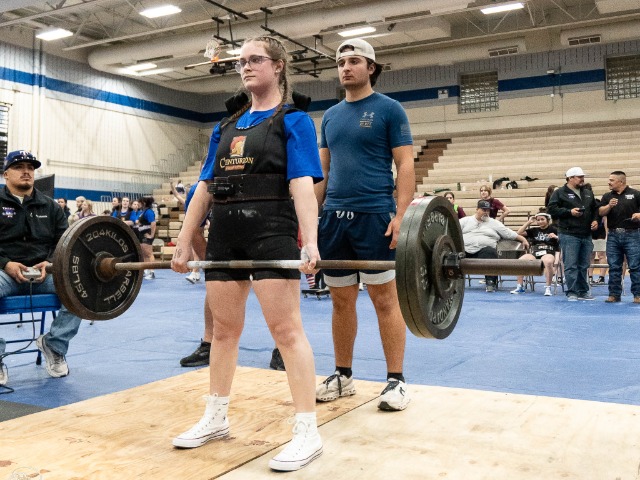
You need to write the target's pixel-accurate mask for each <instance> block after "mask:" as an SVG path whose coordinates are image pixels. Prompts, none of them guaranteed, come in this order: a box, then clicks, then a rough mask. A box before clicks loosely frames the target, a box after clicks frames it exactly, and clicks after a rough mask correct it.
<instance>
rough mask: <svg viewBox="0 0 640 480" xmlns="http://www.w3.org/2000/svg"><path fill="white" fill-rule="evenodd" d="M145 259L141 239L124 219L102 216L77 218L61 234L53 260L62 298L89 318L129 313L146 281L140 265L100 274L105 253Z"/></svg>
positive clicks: (122, 258) (127, 259)
mask: <svg viewBox="0 0 640 480" xmlns="http://www.w3.org/2000/svg"><path fill="white" fill-rule="evenodd" d="M109 257H116V258H118V259H119V261H120V262H139V261H142V250H141V248H140V243H139V242H138V239H137V238H136V237H135V235H134V233H133V231H132V229H131V227H129V226H128V225H126V224H125V223H124V222H123V221H122V220H119V219H116V218H113V217H106V216H97V217H91V218H87V219H83V220H79V221H77V222H76V223H74V224H73V225H72V226H71V227H70V228H69V229H68V230H67V231H66V232H65V233H64V234H63V235H62V237H61V238H60V240H59V241H58V245H57V246H56V252H55V255H54V259H53V281H54V284H55V287H56V293H57V294H58V296H59V297H60V301H61V302H62V303H63V304H64V306H65V307H67V309H68V310H69V311H70V312H72V313H75V314H76V315H78V316H79V317H80V318H84V319H87V320H110V319H112V318H115V317H117V316H118V315H121V314H122V313H124V312H125V311H126V310H127V309H128V308H129V307H130V306H131V304H132V303H133V301H134V300H135V299H136V296H137V295H138V292H139V291H140V286H141V285H142V272H141V271H140V270H124V271H119V272H117V273H115V274H114V275H113V276H112V277H111V278H105V276H104V275H99V274H98V271H97V268H96V263H97V261H98V260H99V259H100V258H109Z"/></svg>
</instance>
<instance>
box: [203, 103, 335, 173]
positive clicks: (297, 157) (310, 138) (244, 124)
mask: <svg viewBox="0 0 640 480" xmlns="http://www.w3.org/2000/svg"><path fill="white" fill-rule="evenodd" d="M274 111H275V108H272V109H271V110H266V111H262V112H259V111H256V112H253V113H250V111H249V110H247V111H246V112H245V113H243V114H242V115H241V116H240V118H238V122H237V123H236V128H239V129H243V128H249V127H252V126H255V125H258V124H260V123H261V122H263V121H265V120H267V119H269V118H270V117H271V116H272V115H273V112H274ZM284 131H285V134H286V136H287V180H291V179H293V178H300V177H312V178H313V181H314V183H317V182H319V181H321V180H322V178H323V176H322V167H321V166H320V155H319V153H318V138H317V136H316V129H315V126H314V124H313V120H311V118H310V117H309V115H307V114H306V113H304V112H300V111H295V112H291V113H288V114H287V115H285V116H284ZM219 143H220V124H218V125H216V126H215V128H214V129H213V133H212V134H211V140H210V141H209V153H208V154H207V159H206V160H205V163H204V167H202V172H200V180H212V179H213V177H214V174H213V170H214V167H215V161H216V151H217V150H218V144H219Z"/></svg>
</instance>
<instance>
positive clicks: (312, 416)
mask: <svg viewBox="0 0 640 480" xmlns="http://www.w3.org/2000/svg"><path fill="white" fill-rule="evenodd" d="M296 422H304V423H305V424H306V425H307V427H308V430H307V431H308V432H309V433H312V432H316V431H317V430H318V419H317V416H316V412H305V413H296Z"/></svg>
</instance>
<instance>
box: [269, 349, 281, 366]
mask: <svg viewBox="0 0 640 480" xmlns="http://www.w3.org/2000/svg"><path fill="white" fill-rule="evenodd" d="M269 367H271V368H272V369H273V370H280V371H282V372H284V370H285V368H284V360H282V355H280V350H278V349H277V348H274V349H273V353H272V354H271V363H269Z"/></svg>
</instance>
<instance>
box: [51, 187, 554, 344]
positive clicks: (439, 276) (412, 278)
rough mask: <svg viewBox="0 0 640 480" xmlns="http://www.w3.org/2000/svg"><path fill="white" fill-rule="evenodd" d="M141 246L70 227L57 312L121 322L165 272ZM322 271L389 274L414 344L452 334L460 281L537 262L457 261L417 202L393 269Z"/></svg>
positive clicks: (457, 241)
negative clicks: (156, 272)
mask: <svg viewBox="0 0 640 480" xmlns="http://www.w3.org/2000/svg"><path fill="white" fill-rule="evenodd" d="M142 259H143V255H142V249H141V248H140V242H139V241H138V239H137V238H136V236H135V234H134V233H133V230H132V229H131V228H130V227H129V226H128V225H126V224H125V223H124V222H122V221H121V220H119V219H116V218H112V217H102V216H99V217H92V218H88V219H84V220H82V221H79V222H75V223H74V224H73V225H72V226H71V227H70V228H69V229H68V230H66V231H65V232H64V234H63V235H62V237H61V238H60V240H59V241H58V244H57V245H56V249H55V253H54V258H53V262H52V264H51V266H50V267H48V268H47V271H48V272H50V273H52V274H53V281H54V285H55V288H56V293H57V294H58V296H59V297H60V300H61V302H62V303H63V304H64V306H65V307H66V308H67V309H68V310H69V311H70V312H72V313H74V314H75V315H77V316H79V317H80V318H84V319H87V320H109V319H112V318H115V317H117V316H119V315H121V314H123V313H124V312H125V311H126V310H127V309H128V308H129V307H130V306H131V304H132V303H133V302H134V300H135V299H136V297H137V295H138V292H139V291H140V287H141V285H142V274H141V271H142V270H145V269H163V268H164V269H168V268H171V263H170V262H144V261H141V260H142ZM187 265H188V267H189V268H206V269H212V268H213V269H227V268H231V269H236V268H239V269H264V268H267V269H269V268H273V269H298V267H299V266H300V261H299V260H273V261H253V260H234V261H229V262H220V261H192V262H188V263H187ZM317 267H318V268H320V269H323V270H328V269H347V270H393V269H395V270H396V287H397V291H398V299H399V302H400V309H401V312H402V316H403V318H404V320H405V323H406V324H407V327H408V328H409V330H410V331H411V332H412V333H413V334H414V335H416V336H419V337H430V338H438V339H442V338H446V337H447V336H449V334H450V333H451V332H452V331H453V329H454V327H455V325H456V322H457V320H458V317H459V315H460V309H461V308H462V301H463V298H464V281H465V280H464V275H466V274H483V275H540V274H541V273H542V271H543V268H544V265H543V263H542V262H541V261H535V260H532V261H524V260H493V259H470V258H464V243H463V240H462V230H461V228H460V223H459V222H458V218H457V215H456V214H455V213H454V211H453V208H452V207H451V204H450V203H449V202H448V201H447V200H445V199H443V198H442V197H420V198H417V199H415V200H414V201H413V202H412V203H411V204H410V205H409V207H408V208H407V211H406V213H405V215H404V218H403V220H402V224H401V226H400V234H399V237H398V245H397V250H396V260H395V261H373V260H320V261H318V262H317Z"/></svg>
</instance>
